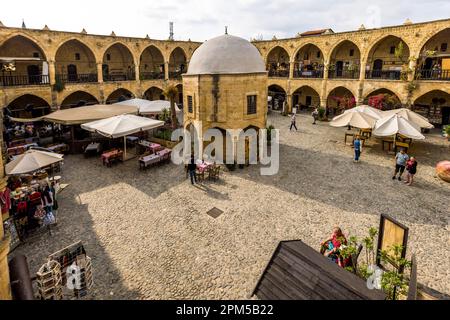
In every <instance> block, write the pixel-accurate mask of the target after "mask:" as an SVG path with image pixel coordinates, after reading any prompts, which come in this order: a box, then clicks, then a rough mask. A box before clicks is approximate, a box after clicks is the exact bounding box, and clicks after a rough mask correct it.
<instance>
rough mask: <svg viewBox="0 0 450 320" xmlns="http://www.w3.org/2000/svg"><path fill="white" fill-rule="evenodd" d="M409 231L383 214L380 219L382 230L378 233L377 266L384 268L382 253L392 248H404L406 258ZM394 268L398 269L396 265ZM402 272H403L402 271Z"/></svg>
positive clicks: (403, 252) (403, 256) (403, 253)
mask: <svg viewBox="0 0 450 320" xmlns="http://www.w3.org/2000/svg"><path fill="white" fill-rule="evenodd" d="M408 232H409V229H408V228H407V227H405V226H404V225H402V224H401V223H399V222H397V221H396V220H394V219H393V218H391V217H389V216H387V215H384V214H382V215H381V217H380V229H379V231H378V247H377V261H376V262H377V265H378V266H379V267H381V268H383V265H382V264H381V258H380V251H381V250H385V251H387V250H389V248H390V247H392V246H399V245H401V246H402V247H403V251H402V255H401V257H402V258H405V257H406V245H407V243H408ZM394 267H397V266H395V265H394ZM400 272H402V270H400Z"/></svg>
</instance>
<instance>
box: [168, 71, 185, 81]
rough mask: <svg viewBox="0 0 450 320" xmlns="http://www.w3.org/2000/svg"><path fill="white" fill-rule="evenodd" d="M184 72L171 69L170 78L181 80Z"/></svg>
mask: <svg viewBox="0 0 450 320" xmlns="http://www.w3.org/2000/svg"><path fill="white" fill-rule="evenodd" d="M182 74H183V72H182V71H170V72H169V79H173V80H181V75H182Z"/></svg>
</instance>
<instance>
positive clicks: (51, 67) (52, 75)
mask: <svg viewBox="0 0 450 320" xmlns="http://www.w3.org/2000/svg"><path fill="white" fill-rule="evenodd" d="M48 77H49V80H50V85H52V86H53V85H54V84H55V83H56V67H55V61H53V60H49V61H48Z"/></svg>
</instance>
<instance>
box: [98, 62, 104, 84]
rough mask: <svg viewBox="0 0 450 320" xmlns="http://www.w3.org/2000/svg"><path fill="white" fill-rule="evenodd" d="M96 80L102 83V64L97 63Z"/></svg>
mask: <svg viewBox="0 0 450 320" xmlns="http://www.w3.org/2000/svg"><path fill="white" fill-rule="evenodd" d="M97 79H98V83H103V63H101V62H97Z"/></svg>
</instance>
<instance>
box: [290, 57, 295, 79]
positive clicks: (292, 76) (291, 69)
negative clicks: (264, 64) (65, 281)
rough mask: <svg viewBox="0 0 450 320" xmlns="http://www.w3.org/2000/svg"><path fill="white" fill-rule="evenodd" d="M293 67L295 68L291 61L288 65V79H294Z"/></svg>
mask: <svg viewBox="0 0 450 320" xmlns="http://www.w3.org/2000/svg"><path fill="white" fill-rule="evenodd" d="M294 66H295V62H294V61H291V62H290V63H289V79H293V78H294Z"/></svg>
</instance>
